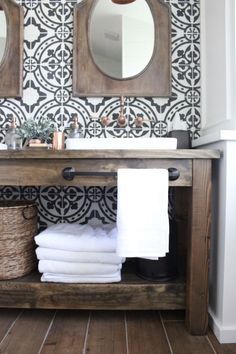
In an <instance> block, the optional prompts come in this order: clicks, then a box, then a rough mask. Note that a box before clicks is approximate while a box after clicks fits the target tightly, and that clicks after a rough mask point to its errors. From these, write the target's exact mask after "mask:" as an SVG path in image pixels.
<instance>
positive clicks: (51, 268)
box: [38, 261, 121, 276]
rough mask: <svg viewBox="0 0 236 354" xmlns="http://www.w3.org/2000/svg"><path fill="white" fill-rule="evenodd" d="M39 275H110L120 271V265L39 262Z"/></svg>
mask: <svg viewBox="0 0 236 354" xmlns="http://www.w3.org/2000/svg"><path fill="white" fill-rule="evenodd" d="M38 269H39V272H40V273H60V274H71V275H85V276H86V275H90V274H93V275H100V274H111V273H115V272H117V271H118V270H120V269H121V264H107V263H103V264H102V263H79V262H78V263H74V262H58V261H39V263H38Z"/></svg>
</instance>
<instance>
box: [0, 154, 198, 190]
mask: <svg viewBox="0 0 236 354" xmlns="http://www.w3.org/2000/svg"><path fill="white" fill-rule="evenodd" d="M191 166H192V162H191V160H186V159H184V160H177V161H176V160H174V159H166V160H158V159H126V158H124V159H122V158H120V159H109V158H106V159H83V160H82V159H81V160H77V159H71V160H69V159H65V160H64V159H54V160H53V161H52V160H49V159H46V160H43V159H40V160H35V159H30V160H29V159H27V160H25V159H24V160H18V159H16V160H15V159H14V160H13V159H10V160H5V161H4V163H3V164H0V184H1V185H14V186H15V185H19V186H22V185H24V186H25V185H30V186H31V185H35V186H38V185H39V186H43V185H69V186H71V185H81V186H91V185H92V186H93V185H95V186H97V185H116V182H117V181H116V177H104V176H100V177H96V176H89V173H92V172H115V173H116V172H117V170H118V169H119V168H167V169H168V168H171V167H175V168H177V169H178V170H179V172H180V177H179V178H178V179H177V180H176V181H170V182H169V184H170V186H191V184H192V176H191ZM66 167H73V168H74V169H75V170H76V171H79V172H88V175H87V176H82V177H75V178H74V179H73V180H72V181H67V180H65V179H64V178H63V176H62V171H63V170H64V168H66Z"/></svg>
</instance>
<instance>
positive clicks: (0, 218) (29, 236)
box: [0, 201, 38, 280]
mask: <svg viewBox="0 0 236 354" xmlns="http://www.w3.org/2000/svg"><path fill="white" fill-rule="evenodd" d="M37 219H38V218H37V206H36V204H35V203H34V202H29V201H0V280H3V279H13V278H18V277H21V276H23V275H26V274H28V273H30V272H31V270H33V269H34V268H35V266H36V256H35V242H34V236H35V235H37V221H38V220H37Z"/></svg>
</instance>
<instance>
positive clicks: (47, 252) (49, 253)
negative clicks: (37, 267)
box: [36, 247, 125, 264]
mask: <svg viewBox="0 0 236 354" xmlns="http://www.w3.org/2000/svg"><path fill="white" fill-rule="evenodd" d="M36 255H37V258H38V259H39V260H50V261H62V262H82V263H110V264H120V263H124V261H125V258H122V257H119V256H117V254H116V253H115V252H73V251H63V250H57V249H55V248H43V247H37V248H36Z"/></svg>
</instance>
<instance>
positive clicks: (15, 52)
mask: <svg viewBox="0 0 236 354" xmlns="http://www.w3.org/2000/svg"><path fill="white" fill-rule="evenodd" d="M0 7H1V8H2V10H3V11H4V12H5V16H6V21H7V41H6V48H5V52H4V56H3V59H2V61H1V63H0V82H1V85H0V97H20V96H22V88H23V84H22V83H23V18H24V16H23V8H22V7H21V5H18V4H16V3H15V1H13V0H0Z"/></svg>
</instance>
